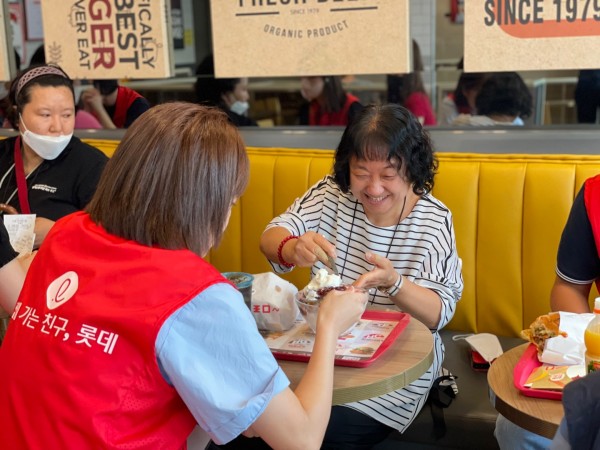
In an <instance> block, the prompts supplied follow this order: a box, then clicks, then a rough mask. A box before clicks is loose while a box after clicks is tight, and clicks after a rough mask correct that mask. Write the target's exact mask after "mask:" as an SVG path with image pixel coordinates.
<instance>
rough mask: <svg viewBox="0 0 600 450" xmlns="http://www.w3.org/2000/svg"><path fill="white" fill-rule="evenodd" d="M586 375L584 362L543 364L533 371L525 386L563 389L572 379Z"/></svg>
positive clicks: (554, 389) (555, 389) (553, 389)
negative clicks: (565, 364) (562, 364)
mask: <svg viewBox="0 0 600 450" xmlns="http://www.w3.org/2000/svg"><path fill="white" fill-rule="evenodd" d="M583 376H585V366H584V365H582V364H577V365H569V366H555V365H552V364H550V365H548V364H542V365H541V366H540V367H538V368H536V369H534V370H533V372H531V375H529V377H527V381H525V384H524V386H525V387H528V388H531V389H544V390H552V391H562V390H563V388H564V387H565V386H566V385H567V384H569V383H570V382H571V381H573V380H576V379H578V378H581V377H583Z"/></svg>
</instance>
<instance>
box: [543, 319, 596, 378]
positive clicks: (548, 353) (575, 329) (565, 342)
mask: <svg viewBox="0 0 600 450" xmlns="http://www.w3.org/2000/svg"><path fill="white" fill-rule="evenodd" d="M559 314H560V325H559V330H560V331H563V332H565V333H567V336H566V337H564V336H556V337H553V338H550V339H548V340H547V341H546V345H545V347H544V351H543V352H542V355H541V356H540V357H539V360H540V361H541V362H543V363H547V364H554V365H557V366H568V365H572V364H584V363H585V343H584V342H583V333H584V332H585V329H586V327H587V326H588V323H589V322H590V320H592V319H593V318H594V314H589V313H587V314H576V313H570V312H564V311H560V312H559Z"/></svg>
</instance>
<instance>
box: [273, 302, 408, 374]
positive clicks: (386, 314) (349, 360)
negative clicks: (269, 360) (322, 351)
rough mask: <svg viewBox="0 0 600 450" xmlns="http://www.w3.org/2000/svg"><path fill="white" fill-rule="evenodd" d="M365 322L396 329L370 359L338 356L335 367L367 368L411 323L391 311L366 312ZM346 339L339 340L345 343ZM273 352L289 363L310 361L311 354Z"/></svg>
mask: <svg viewBox="0 0 600 450" xmlns="http://www.w3.org/2000/svg"><path fill="white" fill-rule="evenodd" d="M361 319H364V320H372V321H377V322H393V323H394V328H393V329H392V330H391V331H390V333H389V334H388V335H387V337H386V338H385V339H384V340H383V341H382V342H381V343H380V344H379V346H378V347H377V349H376V350H375V352H374V353H373V354H372V355H371V356H370V357H369V358H365V357H353V356H350V355H336V357H335V365H337V366H348V367H367V366H368V365H370V364H372V363H373V362H375V361H376V360H377V358H379V357H380V356H381V355H382V354H383V353H385V351H386V350H387V349H388V348H389V347H390V345H391V344H392V342H394V341H395V340H396V338H397V337H398V336H399V335H400V334H401V333H402V331H404V329H405V328H406V326H407V325H408V323H409V322H410V315H409V314H406V313H402V312H391V311H365V312H364V313H363V315H362V317H361ZM343 340H344V338H343V337H342V338H341V339H339V340H338V342H341V341H343ZM271 352H272V353H273V355H274V356H275V358H277V359H282V360H288V361H303V362H307V361H308V360H310V355H311V353H310V352H306V353H290V352H287V351H280V350H273V349H271Z"/></svg>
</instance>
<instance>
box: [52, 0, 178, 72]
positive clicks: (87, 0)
mask: <svg viewBox="0 0 600 450" xmlns="http://www.w3.org/2000/svg"><path fill="white" fill-rule="evenodd" d="M169 4H170V1H169V0H44V1H43V2H41V5H42V20H43V24H44V36H45V39H44V45H45V50H46V60H47V61H48V62H53V63H56V64H59V65H60V66H62V68H63V69H65V71H66V72H67V73H68V74H69V75H70V76H71V77H72V78H93V79H102V78H161V77H170V76H172V74H173V59H172V55H173V52H172V39H171V23H170V14H169V8H170V7H169Z"/></svg>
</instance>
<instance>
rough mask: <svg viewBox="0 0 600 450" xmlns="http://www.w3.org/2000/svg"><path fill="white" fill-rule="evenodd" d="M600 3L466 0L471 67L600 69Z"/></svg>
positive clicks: (467, 64) (468, 66)
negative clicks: (599, 47) (598, 49)
mask: <svg viewBox="0 0 600 450" xmlns="http://www.w3.org/2000/svg"><path fill="white" fill-rule="evenodd" d="M599 44H600V1H598V0H480V1H467V2H465V61H464V64H465V70H466V71H468V72H487V71H503V70H552V69H585V68H594V69H597V68H599V67H600V54H599V53H598V52H597V51H596V49H597V48H598V45H599Z"/></svg>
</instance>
